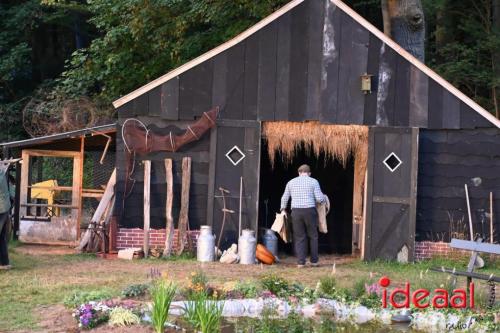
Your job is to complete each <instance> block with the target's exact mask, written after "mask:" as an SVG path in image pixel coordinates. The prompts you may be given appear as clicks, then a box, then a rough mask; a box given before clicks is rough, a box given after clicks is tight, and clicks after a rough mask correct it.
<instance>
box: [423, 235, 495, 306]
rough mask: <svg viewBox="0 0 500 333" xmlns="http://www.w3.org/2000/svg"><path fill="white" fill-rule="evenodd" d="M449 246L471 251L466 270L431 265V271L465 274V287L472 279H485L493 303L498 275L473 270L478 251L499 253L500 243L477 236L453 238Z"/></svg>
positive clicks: (456, 274) (457, 274) (491, 303)
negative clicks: (484, 241)
mask: <svg viewBox="0 0 500 333" xmlns="http://www.w3.org/2000/svg"><path fill="white" fill-rule="evenodd" d="M450 247H451V248H454V249H460V250H468V251H472V253H471V256H470V259H469V264H468V265H467V270H466V271H457V270H456V269H455V268H453V269H450V268H445V267H433V268H431V271H435V272H443V273H448V274H452V275H454V276H465V277H467V288H468V287H469V286H470V283H471V282H472V279H473V278H474V279H479V280H484V281H487V282H488V283H489V284H490V302H489V303H490V305H491V306H492V305H493V304H494V303H495V283H499V282H500V277H498V276H495V275H493V274H490V275H488V274H480V273H476V272H474V264H475V262H476V260H477V258H478V254H479V253H489V254H496V255H499V254H500V245H498V244H490V243H483V240H482V238H478V239H477V240H476V241H467V240H462V239H455V238H453V239H452V240H451V243H450Z"/></svg>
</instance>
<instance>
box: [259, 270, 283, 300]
mask: <svg viewBox="0 0 500 333" xmlns="http://www.w3.org/2000/svg"><path fill="white" fill-rule="evenodd" d="M260 283H261V285H262V288H263V289H264V290H269V291H270V292H272V293H273V294H274V295H276V296H278V297H285V296H287V294H288V292H289V291H290V284H289V283H288V281H287V280H285V279H284V278H282V277H280V276H277V275H274V274H269V275H264V276H263V277H261V279H260Z"/></svg>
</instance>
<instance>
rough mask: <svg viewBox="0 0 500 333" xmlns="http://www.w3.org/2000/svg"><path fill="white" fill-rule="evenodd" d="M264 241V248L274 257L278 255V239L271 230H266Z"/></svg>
mask: <svg viewBox="0 0 500 333" xmlns="http://www.w3.org/2000/svg"><path fill="white" fill-rule="evenodd" d="M262 241H263V243H264V246H265V247H266V248H267V249H268V250H269V252H271V253H272V254H273V256H275V257H276V256H277V255H278V237H276V235H275V234H274V231H272V230H271V229H265V231H264V236H262Z"/></svg>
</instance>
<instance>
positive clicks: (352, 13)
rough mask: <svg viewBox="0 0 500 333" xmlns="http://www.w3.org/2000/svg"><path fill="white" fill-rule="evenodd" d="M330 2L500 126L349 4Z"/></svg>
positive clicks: (338, 1) (339, 0) (499, 120)
mask: <svg viewBox="0 0 500 333" xmlns="http://www.w3.org/2000/svg"><path fill="white" fill-rule="evenodd" d="M330 1H331V2H332V3H334V4H335V5H336V6H337V7H338V8H340V9H341V10H342V11H343V12H344V13H346V14H347V15H349V16H350V17H351V18H353V19H354V20H355V21H356V22H358V23H359V24H360V25H361V26H362V27H364V28H365V29H367V30H368V31H370V32H371V33H372V34H374V35H375V36H376V37H377V38H378V39H380V40H381V41H382V42H384V43H385V44H386V45H387V46H389V47H390V48H392V49H393V50H394V51H395V52H396V53H398V54H399V55H400V56H402V57H403V58H405V59H406V60H408V61H409V62H410V63H411V64H413V65H414V66H415V67H417V68H418V69H419V70H421V71H422V72H423V73H424V74H426V75H427V76H429V77H430V78H431V79H433V80H434V81H436V82H437V83H438V84H440V85H441V86H442V87H443V88H444V89H446V90H448V91H449V92H450V93H451V94H453V95H454V96H456V97H457V98H458V99H459V100H461V101H462V102H464V103H465V104H466V105H468V106H469V107H470V108H472V109H473V110H474V111H476V112H477V113H479V114H480V115H482V116H483V117H484V118H486V119H487V120H488V121H490V122H491V123H492V124H493V125H495V126H496V127H498V128H500V119H497V118H495V116H494V115H493V114H491V113H489V112H488V111H486V110H485V109H484V108H482V107H481V106H480V105H479V104H477V103H476V102H474V101H473V100H472V99H471V98H470V97H468V96H467V95H465V94H464V93H463V92H461V91H460V90H458V89H457V88H455V87H454V86H453V85H452V84H451V83H449V82H448V81H446V80H445V79H444V78H442V77H441V76H439V75H438V74H437V73H436V72H434V71H433V70H432V69H430V68H429V67H427V66H426V65H425V64H423V63H422V62H420V60H418V59H417V58H415V57H414V56H412V55H411V54H410V53H409V52H408V51H406V50H405V49H403V48H402V47H401V46H400V45H399V44H397V43H396V42H395V41H393V40H392V39H391V38H389V37H388V36H386V35H385V34H384V33H383V32H382V31H380V30H378V29H377V28H376V27H375V26H374V25H372V24H371V23H370V22H368V21H367V20H366V19H365V18H363V17H362V16H361V15H359V14H358V13H356V11H354V10H353V9H352V8H351V7H349V5H347V4H346V3H344V2H343V1H342V0H330Z"/></svg>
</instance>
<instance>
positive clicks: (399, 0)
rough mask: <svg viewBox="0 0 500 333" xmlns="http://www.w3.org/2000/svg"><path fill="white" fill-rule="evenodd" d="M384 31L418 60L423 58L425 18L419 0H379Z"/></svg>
mask: <svg viewBox="0 0 500 333" xmlns="http://www.w3.org/2000/svg"><path fill="white" fill-rule="evenodd" d="M381 7H382V17H383V20H384V33H385V34H386V35H387V36H389V37H391V38H392V39H394V41H395V42H396V43H398V44H399V45H401V47H403V48H404V49H405V50H406V51H408V52H409V53H410V54H412V55H413V56H415V57H416V58H417V59H419V60H420V61H422V62H424V60H425V20H424V10H423V8H422V3H421V1H420V0H381Z"/></svg>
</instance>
